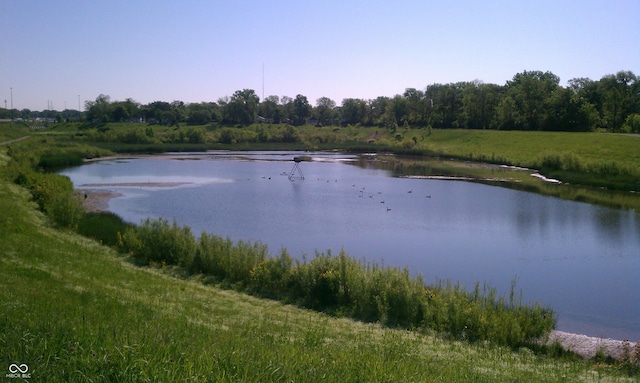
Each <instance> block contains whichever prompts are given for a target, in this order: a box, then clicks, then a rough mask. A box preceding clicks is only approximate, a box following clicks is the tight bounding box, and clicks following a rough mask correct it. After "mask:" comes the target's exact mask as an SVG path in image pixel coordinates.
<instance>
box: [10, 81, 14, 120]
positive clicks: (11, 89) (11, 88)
mask: <svg viewBox="0 0 640 383" xmlns="http://www.w3.org/2000/svg"><path fill="white" fill-rule="evenodd" d="M9 90H10V91H11V121H13V87H10V88H9Z"/></svg>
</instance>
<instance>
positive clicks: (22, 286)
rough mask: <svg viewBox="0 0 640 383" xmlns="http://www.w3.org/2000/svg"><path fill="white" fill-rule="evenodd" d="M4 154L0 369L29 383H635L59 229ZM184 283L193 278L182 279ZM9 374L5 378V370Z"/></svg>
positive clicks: (605, 370) (551, 354)
mask: <svg viewBox="0 0 640 383" xmlns="http://www.w3.org/2000/svg"><path fill="white" fill-rule="evenodd" d="M7 162H8V156H7V154H6V150H5V149H0V210H2V212H3V214H2V215H0V280H2V281H3V282H2V284H3V288H2V289H0V313H1V314H0V366H3V368H7V366H9V365H10V364H12V363H17V364H22V363H24V364H27V365H28V366H29V373H30V374H31V379H32V380H31V381H48V382H86V381H94V382H107V381H119V382H134V381H135V382H141V381H143V382H144V381H153V382H176V381H215V382H236V381H272V382H289V381H353V382H355V381H372V382H378V381H425V382H426V381H428V382H432V381H460V382H465V381H473V382H514V381H538V382H566V381H571V382H580V381H586V382H589V381H594V382H595V381H598V382H632V381H637V379H638V375H637V372H636V371H635V370H629V369H624V368H622V367H621V366H618V365H610V364H602V363H592V362H588V361H583V360H580V359H578V358H576V357H574V356H572V355H561V354H563V353H561V352H559V351H558V350H557V349H553V348H552V349H550V350H548V352H547V354H536V353H534V352H532V351H531V350H529V349H524V348H522V349H517V350H512V349H511V348H508V347H501V346H496V345H494V344H492V343H489V342H477V343H469V342H464V341H456V340H451V339H448V338H446V337H443V336H442V335H438V334H435V333H432V332H428V331H426V332H418V331H404V330H397V329H389V328H384V327H382V326H380V325H378V324H364V323H360V322H354V321H351V320H347V319H337V318H332V317H329V316H327V315H323V314H319V313H316V312H312V311H308V310H303V309H299V308H295V307H293V306H289V305H284V304H281V303H278V302H275V301H271V300H264V299H257V298H253V297H250V296H248V295H245V294H241V293H238V292H234V291H227V290H221V289H219V288H217V287H215V286H210V285H205V284H203V283H202V282H203V281H202V280H201V277H193V278H184V276H183V275H182V274H181V271H180V270H179V269H176V268H172V267H164V268H162V267H159V268H148V267H146V268H141V267H136V266H134V265H133V264H132V263H131V262H130V261H129V260H128V259H127V258H125V257H122V256H120V255H118V254H116V253H115V252H114V251H113V250H110V249H109V248H106V247H104V246H102V245H100V244H99V243H97V242H95V241H93V240H90V239H87V238H85V237H82V236H79V235H77V234H75V233H74V232H72V231H70V230H60V229H55V228H54V227H52V226H51V225H50V223H49V221H48V219H47V218H46V217H45V216H44V215H43V214H42V213H40V212H39V211H38V210H37V205H36V204H35V203H34V202H31V196H30V195H29V193H28V192H27V191H26V190H25V189H24V188H22V187H19V186H18V185H15V184H13V183H11V182H9V181H7V179H6V176H7V175H6V164H7ZM176 276H182V278H176ZM5 371H6V370H5Z"/></svg>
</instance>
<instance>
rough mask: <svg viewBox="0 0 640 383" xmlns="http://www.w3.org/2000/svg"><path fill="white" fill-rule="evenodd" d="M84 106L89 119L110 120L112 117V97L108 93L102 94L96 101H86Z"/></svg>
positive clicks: (95, 120)
mask: <svg viewBox="0 0 640 383" xmlns="http://www.w3.org/2000/svg"><path fill="white" fill-rule="evenodd" d="M84 107H85V110H86V111H87V120H88V121H94V122H109V120H110V119H111V116H110V114H111V98H110V97H109V96H107V95H104V94H100V95H99V96H98V97H96V100H95V101H86V102H85V105H84Z"/></svg>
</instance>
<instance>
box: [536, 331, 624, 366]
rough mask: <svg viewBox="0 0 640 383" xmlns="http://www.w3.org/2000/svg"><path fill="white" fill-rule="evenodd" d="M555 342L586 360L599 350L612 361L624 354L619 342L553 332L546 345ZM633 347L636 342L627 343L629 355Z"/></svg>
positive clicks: (622, 344) (621, 344)
mask: <svg viewBox="0 0 640 383" xmlns="http://www.w3.org/2000/svg"><path fill="white" fill-rule="evenodd" d="M556 341H557V342H559V343H560V344H561V345H562V347H563V348H564V349H565V350H567V351H571V352H574V353H576V354H578V355H580V356H581V357H583V358H586V359H591V358H593V357H594V356H595V355H596V353H597V352H598V351H599V350H602V352H603V353H604V355H606V356H610V357H612V358H614V359H622V356H623V354H624V351H623V350H624V342H623V341H621V340H615V339H605V338H596V337H592V336H586V335H580V334H573V333H570V332H564V331H557V330H554V331H552V332H551V334H550V335H549V337H548V339H547V340H546V344H553V343H554V342H556ZM635 346H636V342H629V351H630V355H633V354H634V347H635Z"/></svg>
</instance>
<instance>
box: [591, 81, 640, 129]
mask: <svg viewBox="0 0 640 383" xmlns="http://www.w3.org/2000/svg"><path fill="white" fill-rule="evenodd" d="M599 89H600V91H601V93H602V119H603V121H604V124H605V127H606V128H607V129H608V130H610V131H612V132H619V131H620V129H621V128H622V125H623V124H624V122H625V120H626V118H627V116H629V114H631V113H635V112H640V110H639V108H640V84H638V81H637V77H636V76H635V75H634V74H633V72H630V71H620V72H618V73H616V74H615V75H608V76H605V77H603V78H602V79H601V80H600V82H599Z"/></svg>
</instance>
